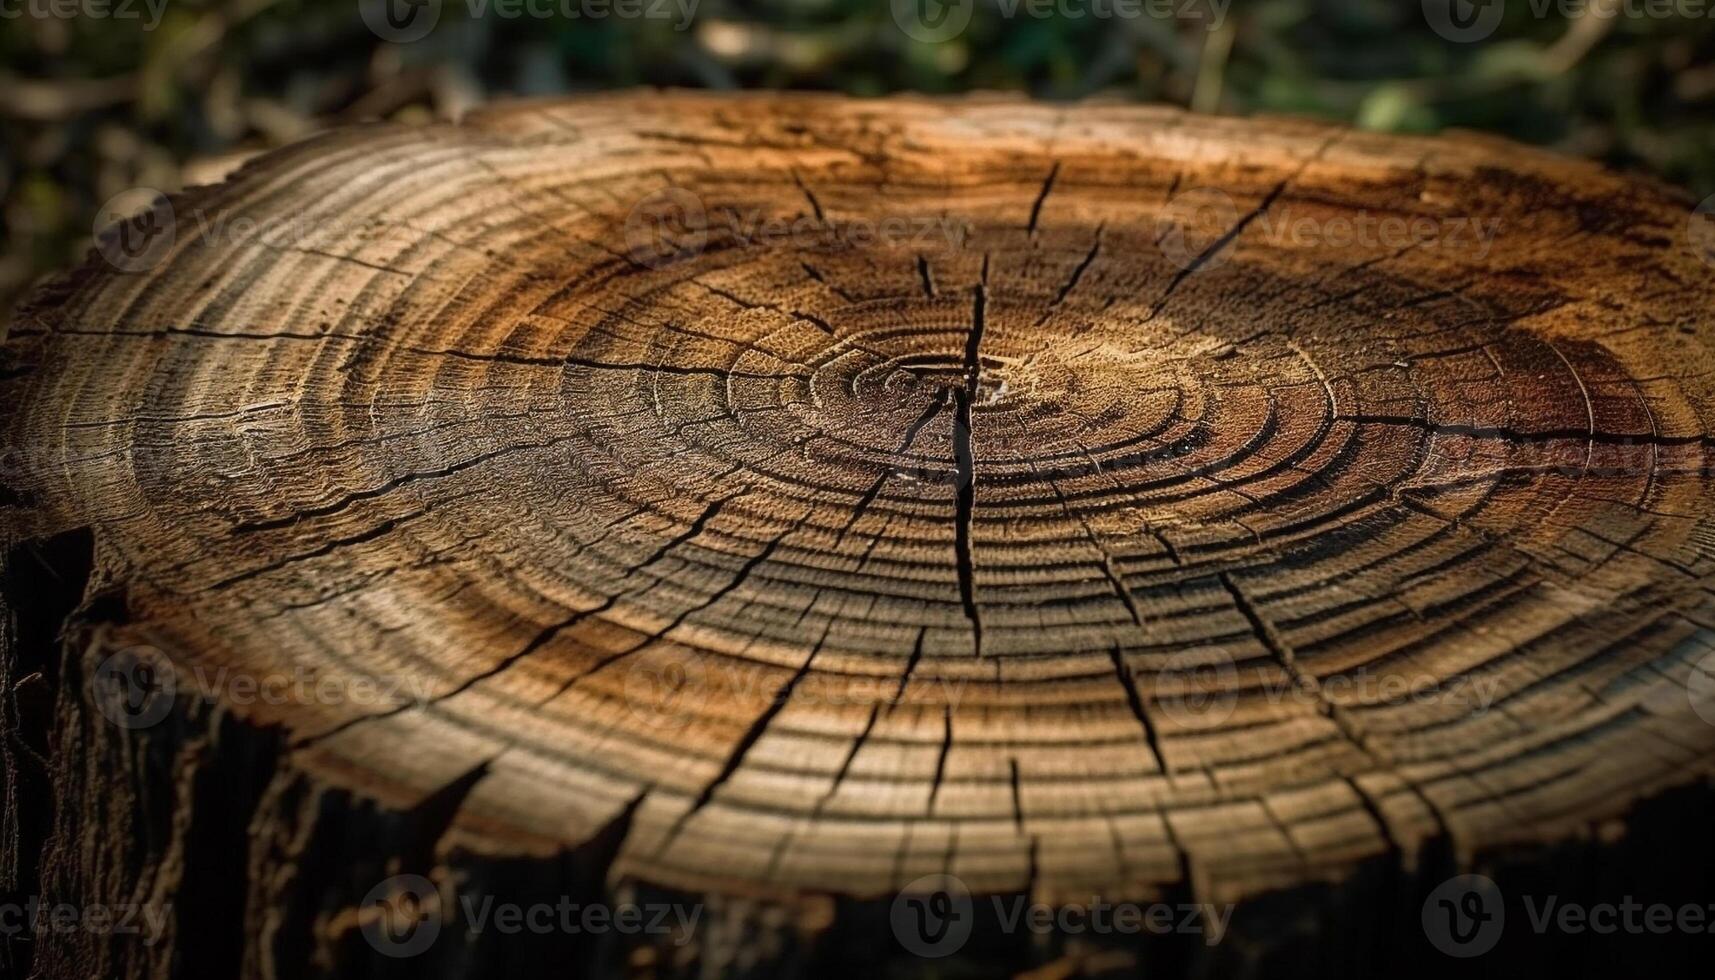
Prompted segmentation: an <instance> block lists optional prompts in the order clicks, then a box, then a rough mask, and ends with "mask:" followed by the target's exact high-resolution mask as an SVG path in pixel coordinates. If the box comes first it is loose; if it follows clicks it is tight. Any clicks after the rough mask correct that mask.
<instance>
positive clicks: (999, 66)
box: [0, 0, 1715, 324]
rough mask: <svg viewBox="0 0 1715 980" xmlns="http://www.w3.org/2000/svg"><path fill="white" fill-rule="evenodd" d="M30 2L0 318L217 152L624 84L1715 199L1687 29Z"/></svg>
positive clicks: (1398, 16) (6, 61)
mask: <svg viewBox="0 0 1715 980" xmlns="http://www.w3.org/2000/svg"><path fill="white" fill-rule="evenodd" d="M32 2H33V0H0V15H5V16H0V129H3V130H4V146H3V152H0V201H3V206H0V227H3V236H0V237H3V238H4V252H3V253H0V310H4V309H9V308H10V306H11V304H12V302H13V301H14V300H15V299H16V298H17V296H18V294H19V293H20V292H21V291H22V290H23V289H25V288H26V287H27V285H28V284H29V283H30V282H31V281H33V280H34V279H36V278H37V277H39V276H40V275H42V274H43V273H45V272H48V271H51V270H53V269H55V268H58V267H63V266H65V265H67V264H69V263H71V262H73V261H74V260H76V259H77V258H78V257H80V256H81V254H82V251H83V249H85V248H87V246H88V243H89V240H90V237H91V233H92V228H91V222H92V221H93V219H94V215H95V213H96V210H97V208H98V207H99V206H100V205H101V203H102V202H103V201H105V200H106V199H107V198H109V197H111V196H112V195H114V194H117V193H119V192H121V191H123V190H126V189H128V188H132V187H136V186H147V187H155V188H160V189H163V190H169V191H170V190H174V189H177V188H179V187H181V186H183V185H185V184H188V183H199V182H206V181H208V180H211V179H217V178H218V177H219V175H220V174H222V173H223V172H225V170H226V169H227V168H229V167H230V165H232V163H234V162H235V161H236V160H237V159H240V158H241V157H242V155H245V154H249V153H253V152H255V151H257V150H260V149H265V148H267V147H270V146H275V145H279V144H282V143H286V142H289V141H292V140H295V139H298V138H301V137H303V136H305V135H307V134H309V133H311V132H313V131H315V130H317V129H320V128H324V127H327V126H330V125H336V124H339V123H343V122H349V121H354V120H360V119H370V118H388V119H396V120H401V121H405V122H420V121H426V120H430V119H434V118H437V117H448V118H450V117H456V116H457V115H458V114H459V113H461V112H463V111H464V110H465V109H467V108H468V107H470V106H471V105H473V104H475V103H478V102H480V101H483V100H487V99H492V98H498V97H503V96H508V95H538V94H543V93H556V92H579V91H587V90H591V89H602V88H615V87H624V86H634V85H676V86H693V87H699V88H801V89H824V90H838V91H844V92H849V93H854V94H859V95H876V94H883V93H887V92H893V91H899V90H917V91H924V92H961V91H967V90H973V89H1005V90H1013V91H1020V92H1028V93H1030V94H1032V95H1034V96H1036V97H1039V98H1044V99H1077V98H1083V97H1089V96H1094V95H1102V96H1104V97H1109V98H1123V99H1134V100H1138V101H1161V102H1169V103H1174V104H1178V105H1185V106H1191V107H1193V108H1196V109H1198V110H1201V111H1209V112H1221V113H1234V114H1250V113H1289V114H1303V115H1313V116H1318V117H1326V118H1332V119H1340V120H1347V121H1350V122H1352V123H1354V124H1356V125H1358V126H1361V127H1367V128H1372V129H1378V130H1399V131H1413V132H1434V131H1438V130H1441V129H1444V128H1448V127H1464V128H1476V129H1482V130H1488V131H1492V132H1496V133H1501V134H1504V135H1507V136H1511V137H1514V138H1516V139H1520V140H1524V141H1528V142H1531V143H1537V144H1543V145H1548V146H1553V147H1556V148H1559V149H1561V150H1564V151H1566V152H1569V153H1575V154H1581V155H1585V156H1590V157H1594V158H1598V159H1601V160H1604V161H1607V162H1608V163H1610V164H1612V165H1614V166H1617V167H1622V168H1631V169H1639V170H1642V171H1645V172H1649V173H1652V174H1655V175H1657V176H1659V177H1662V178H1664V179H1666V180H1668V181H1671V182H1674V183H1677V184H1680V185H1681V186H1684V187H1687V188H1689V189H1690V190H1691V191H1692V192H1693V193H1694V194H1695V195H1696V196H1697V197H1698V198H1702V197H1704V196H1705V195H1708V194H1710V193H1712V192H1715V17H1709V16H1703V17H1692V16H1675V17H1671V18H1660V17H1656V18H1652V17H1643V16H1623V15H1622V16H1604V15H1602V14H1600V13H1592V12H1590V11H1587V10H1586V11H1583V12H1582V13H1580V11H1579V10H1576V9H1575V10H1570V11H1568V10H1565V9H1556V7H1555V5H1552V4H1550V5H1547V8H1546V9H1547V11H1548V14H1547V16H1540V17H1539V16H1537V15H1536V9H1535V8H1534V7H1533V3H1532V2H1527V0H1506V7H1505V16H1504V19H1503V21H1502V22H1501V25H1500V27H1499V29H1498V30H1497V31H1496V32H1495V33H1494V34H1493V35H1492V36H1491V37H1490V38H1489V39H1488V40H1486V41H1483V42H1480V43H1473V44H1458V43H1453V42H1450V41H1448V40H1445V39H1443V38H1442V37H1440V36H1439V35H1437V34H1436V33H1435V32H1434V31H1432V30H1431V29H1430V28H1429V26H1428V23H1427V21H1426V18H1425V14H1424V10H1423V7H1422V5H1421V4H1420V2H1419V0H1253V2H1246V0H1232V4H1231V6H1230V8H1229V9H1227V11H1226V16H1225V17H1224V18H1222V19H1221V20H1220V22H1219V26H1218V27H1211V23H1212V20H1211V19H1209V18H1208V17H1207V14H1206V12H1205V14H1204V16H1202V17H1197V16H1193V17H1187V18H1182V19H1173V18H1171V17H1162V18H1153V17H1144V18H1127V19H1111V18H1108V19H1104V18H1095V17H1060V16H1056V17H1049V18H1038V17H1024V16H1019V17H1012V18H1007V17H1005V16H1002V14H1001V12H1000V11H1001V9H1003V8H1002V7H1001V3H1002V0H975V2H976V9H975V11H974V17H973V20H972V21H971V24H970V26H969V28H968V29H967V30H966V31H964V33H963V34H961V35H960V36H958V37H957V38H955V39H952V40H949V41H945V42H940V43H924V42H920V41H914V40H912V39H911V38H910V37H908V36H907V35H906V34H905V33H904V32H902V31H901V30H900V29H899V28H898V27H897V26H896V24H895V21H894V19H893V16H892V13H891V11H890V8H889V6H888V0H700V2H699V3H697V5H696V8H695V17H694V18H693V19H692V20H691V22H690V23H689V24H688V25H686V26H684V28H683V29H680V26H679V24H678V23H677V22H676V20H672V19H668V20H618V19H613V18H608V19H605V20H595V19H591V18H588V17H577V18H563V17H562V18H554V19H548V20H534V19H527V18H525V19H505V18H501V17H498V16H495V14H494V12H493V11H492V10H490V11H489V12H488V13H486V14H484V15H477V16H472V10H471V7H470V5H469V2H468V0H444V10H443V11H442V14H441V17H440V20H439V22H438V24H437V26H436V28H435V29H434V31H433V32H432V33H430V34H429V36H427V37H426V38H424V39H422V40H419V41H415V42H413V43H408V44H390V43H385V42H383V41H381V40H380V39H379V38H377V37H376V35H375V34H374V33H372V32H371V31H370V30H369V29H368V28H366V27H365V24H364V21H363V19H362V18H361V17H360V16H359V10H358V7H357V3H358V0H156V2H164V4H165V6H164V8H162V11H161V18H160V21H159V23H158V24H156V25H155V26H154V28H153V29H149V30H145V29H144V27H145V24H147V23H148V16H149V15H148V14H147V12H144V13H142V15H141V16H140V17H139V18H136V19H119V18H113V17H108V18H95V17H91V16H88V15H87V14H83V15H79V16H63V15H54V14H51V13H50V14H47V15H41V14H39V13H32V12H31V10H30V4H31V3H32ZM35 2H39V0H35ZM74 2H75V0H74ZM112 2H118V0H112ZM1210 2H1211V0H1176V5H1179V4H1183V3H1191V4H1194V5H1196V4H1202V5H1204V10H1205V11H1206V10H1207V5H1208V4H1209V3H1210ZM1490 2H1502V0H1490ZM1536 2H1540V0H1536ZM139 9H140V8H139ZM1709 10H1710V11H1711V12H1715V3H1711V4H1710V5H1709ZM3 323H4V317H3V315H0V324H3Z"/></svg>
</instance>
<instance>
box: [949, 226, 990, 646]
mask: <svg viewBox="0 0 1715 980" xmlns="http://www.w3.org/2000/svg"><path fill="white" fill-rule="evenodd" d="M988 273H989V266H988V258H987V257H986V256H985V257H984V258H983V276H982V281H981V282H980V283H978V284H977V287H976V289H975V291H974V293H973V296H972V299H971V333H970V336H969V337H967V338H966V339H965V365H964V369H965V386H964V387H963V388H960V389H956V390H954V392H953V404H954V415H953V469H954V472H955V474H956V476H955V479H956V480H957V486H956V493H955V494H954V497H953V506H954V509H955V512H956V521H955V524H954V528H953V554H954V557H955V559H956V560H957V562H958V566H959V600H960V601H961V602H963V603H964V606H965V618H967V619H969V620H970V621H971V647H972V649H973V651H974V652H975V653H976V655H977V656H979V657H980V656H982V655H983V621H982V616H981V614H980V613H979V612H978V611H977V594H976V580H975V579H976V576H975V568H974V566H973V563H972V561H971V515H972V512H973V511H974V510H975V509H976V502H977V459H976V448H975V446H974V444H973V441H972V436H971V404H972V403H973V402H975V401H976V397H977V389H978V387H979V386H980V385H981V384H982V370H983V367H982V343H983V316H984V314H985V312H986V307H987V306H988V277H989V276H988Z"/></svg>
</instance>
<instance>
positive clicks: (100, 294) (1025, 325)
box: [0, 95, 1715, 894]
mask: <svg viewBox="0 0 1715 980" xmlns="http://www.w3.org/2000/svg"><path fill="white" fill-rule="evenodd" d="M1187 194H1195V195H1197V196H1196V197H1195V198H1194V199H1192V200H1193V201H1194V202H1195V203H1197V207H1195V208H1188V207H1186V206H1185V203H1184V202H1186V201H1187V200H1188V199H1187V197H1186V195H1187ZM173 209H174V215H173V216H174V218H175V222H174V228H175V236H176V237H175V239H174V241H173V243H172V245H171V247H170V248H168V249H167V250H166V251H165V252H164V254H163V256H162V259H161V261H160V262H159V264H157V265H155V266H154V267H153V268H150V269H146V270H143V271H136V272H118V271H113V270H105V271H104V269H103V267H99V266H97V265H95V264H92V265H91V266H90V267H89V268H86V269H85V270H83V271H82V272H80V273H78V274H76V275H74V276H72V277H70V278H69V279H68V280H67V281H66V282H64V283H61V284H60V285H58V286H57V287H53V288H51V289H50V290H49V291H47V292H45V293H44V294H42V295H41V296H39V297H38V299H37V301H36V303H35V304H34V305H33V306H32V307H31V308H29V309H28V310H27V311H26V312H25V314H24V315H23V317H22V319H21V321H20V323H19V325H18V326H17V328H16V329H15V330H14V331H13V334H12V337H11V338H10V340H9V341H8V343H7V346H6V357H7V361H6V364H5V368H6V373H5V374H4V375H0V377H3V378H4V379H5V380H3V381H0V387H4V389H5V391H6V394H5V396H4V397H5V399H6V401H7V402H8V403H9V404H11V405H12V406H13V409H12V413H11V414H12V418H11V421H10V422H9V423H7V424H8V427H9V431H10V432H11V433H12V437H13V438H12V440H11V441H12V443H13V444H14V445H15V446H19V447H23V451H22V453H21V454H20V457H19V458H20V459H22V460H23V461H24V464H25V465H24V466H22V467H21V468H19V471H18V472H15V473H14V474H13V475H12V476H11V477H9V478H8V481H7V482H8V486H9V488H10V489H11V491H12V492H13V495H14V497H15V498H16V499H17V501H18V503H17V506H16V507H14V513H15V514H17V515H18V516H19V525H20V527H21V528H23V529H25V530H28V531H30V532H41V531H47V530H52V529H55V528H63V527H72V526H84V525H88V526H91V527H92V528H93V529H94V530H95V534H96V540H97V542H98V545H99V548H100V553H101V556H102V561H103V567H104V568H105V569H106V570H107V572H108V574H109V575H110V577H111V578H112V580H113V581H114V582H115V583H117V584H120V585H122V586H123V587H124V589H125V592H126V597H127V608H128V610H129V615H130V622H129V624H128V625H127V626H126V627H125V629H126V631H127V632H128V634H130V635H132V636H133V637H134V639H135V641H136V642H138V643H147V644H151V645H153V646H155V647H158V648H159V649H161V650H163V651H165V652H166V655H167V656H168V657H170V658H171V660H172V662H173V664H174V666H175V668H177V676H178V677H179V679H180V684H179V686H180V689H181V690H188V689H190V687H191V685H193V684H194V685H197V686H198V687H199V688H200V689H202V690H204V691H205V693H211V696H214V697H216V698H217V699H220V700H222V701H223V702H225V703H228V704H229V705H230V706H231V707H232V709H233V710H234V711H236V712H237V713H239V714H240V715H241V716H242V717H245V718H246V719H250V720H253V721H254V722H255V723H256V724H281V725H284V726H285V728H286V730H287V731H288V732H289V733H290V737H291V739H292V744H293V746H294V749H293V751H294V758H295V763H296V764H297V765H299V766H301V767H303V768H304V769H305V770H307V771H311V772H314V773H317V774H318V775H319V776H320V777H321V778H325V779H327V780H328V781H329V782H330V783H332V784H335V785H339V786H343V787H347V788H354V789H357V790H359V791H362V792H364V793H368V794H373V795H376V796H378V797H380V798H381V799H382V800H383V801H384V802H386V803H387V804H389V805H395V806H407V805H410V804H411V803H413V802H415V801H418V800H421V799H423V798H425V797H427V796H429V795H431V794H433V793H434V792H435V791H436V790H438V789H440V788H441V787H444V786H446V785H448V784H451V783H453V782H455V781H456V780H458V779H460V778H461V777H463V776H465V775H466V774H467V773H470V772H472V771H473V770H477V769H478V768H479V767H486V768H485V769H483V774H482V775H481V777H480V778H479V779H478V780H477V781H476V784H475V787H474V789H473V790H472V791H471V792H470V794H469V796H468V797H466V798H465V800H464V802H463V804H462V811H461V813H460V815H459V818H458V820H457V821H456V823H455V828H456V833H457V834H459V835H462V839H463V840H465V841H466V842H467V843H472V844H474V845H478V846H483V847H487V848H499V849H508V848H517V847H533V848H552V847H556V846H562V845H568V844H575V843H577V842H579V841H581V840H584V839H586V838H588V837H589V836H590V835H592V834H593V833H595V832H596V831H597V830H598V829H600V828H602V827H604V826H608V825H610V824H612V823H613V821H615V820H616V819H623V820H625V821H626V824H625V826H626V828H627V834H628V836H627V837H626V842H625V847H624V854H623V864H624V867H625V869H626V870H627V871H628V872H630V873H633V874H636V875H639V876H641V877H644V878H646V879H649V880H653V881H658V882H664V883H668V884H673V885H685V886H692V887H704V886H708V885H710V884H723V885H732V884H735V883H736V884H738V885H742V886H743V887H746V888H753V889H759V890H785V891H800V890H809V891H836V892H846V893H857V894H877V893H884V892H886V891H888V890H889V889H893V888H897V887H899V886H900V885H901V884H903V883H905V882H909V881H911V880H913V879H915V878H917V877H918V876H920V875H924V874H929V873H933V872H940V871H944V870H946V871H951V872H953V873H955V874H957V875H959V876H960V877H961V878H963V879H964V880H965V881H966V882H967V883H968V884H970V886H971V887H972V888H973V889H1015V888H1022V887H1026V886H1027V885H1029V884H1031V883H1034V884H1036V885H1037V886H1039V887H1041V888H1044V889H1066V890H1075V889H1096V890H1100V891H1102V892H1104V893H1108V894H1113V893H1116V892H1119V891H1124V890H1134V891H1143V890H1147V889H1150V888H1153V887H1157V886H1164V885H1169V884H1171V883H1174V882H1177V881H1180V880H1182V879H1184V878H1186V877H1187V876H1189V877H1190V878H1192V879H1193V881H1194V882H1195V883H1196V884H1197V886H1198V887H1199V888H1202V889H1210V888H1219V887H1221V886H1224V885H1233V886H1235V887H1240V888H1254V887H1259V886H1266V885H1271V884H1290V883H1295V882H1299V881H1303V880H1308V879H1312V878H1316V877H1320V876H1324V875H1327V874H1332V873H1337V872H1338V871H1339V870H1341V869H1344V868H1348V867H1349V866H1350V865H1351V864H1352V863H1354V862H1356V861H1358V860H1361V859H1364V858H1368V857H1372V856H1375V855H1379V854H1384V853H1387V852H1389V851H1390V850H1391V851H1395V852H1398V853H1401V854H1407V853H1410V852H1411V851H1412V850H1413V849H1415V848H1416V847H1417V846H1419V844H1420V843H1421V842H1422V841H1423V840H1424V839H1425V838H1427V837H1429V836H1432V835H1446V836H1447V837H1448V838H1449V839H1450V840H1451V841H1452V842H1454V844H1455V845H1456V846H1457V847H1458V848H1460V849H1461V851H1462V852H1463V853H1470V852H1473V851H1477V850H1481V849H1483V848H1487V847H1490V846H1494V845H1499V844H1502V843H1505V842H1506V841H1508V840H1510V839H1514V838H1521V837H1533V838H1534V837H1536V836H1538V835H1541V834H1543V833H1555V832H1565V833H1571V832H1574V831H1577V830H1580V829H1582V828H1585V827H1588V826H1590V825H1592V824H1594V823H1596V822H1598V821H1601V820H1605V819H1608V818H1611V817H1615V816H1618V815H1621V814H1623V812H1624V810H1625V808H1626V806H1627V805H1628V804H1629V803H1630V802H1632V801H1634V800H1636V799H1638V798H1640V797H1643V796H1645V795H1648V794H1651V793H1654V792H1656V791H1658V790H1660V789H1662V788H1664V787H1667V786H1670V785H1673V784H1676V783H1680V782H1683V781H1686V780H1689V779H1691V778H1694V777H1695V776H1696V775H1697V774H1707V772H1708V770H1709V760H1710V758H1711V755H1710V749H1711V747H1712V746H1715V728H1712V727H1711V725H1710V724H1709V723H1706V722H1705V721H1703V720H1702V717H1701V714H1700V709H1701V710H1702V713H1706V714H1710V716H1711V718H1715V712H1711V711H1709V710H1708V709H1707V707H1706V706H1703V705H1700V704H1698V703H1696V698H1695V696H1694V695H1695V691H1696V689H1697V688H1698V685H1699V683H1700V679H1707V677H1708V673H1707V672H1708V668H1709V667H1710V664H1709V663H1706V662H1704V660H1703V658H1704V657H1705V656H1706V655H1707V654H1708V653H1709V651H1710V645H1709V642H1708V634H1707V633H1706V632H1705V624H1706V623H1709V622H1711V617H1712V616H1715V609H1711V597H1710V594H1709V592H1708V588H1707V582H1708V580H1709V576H1710V574H1711V572H1712V571H1715V562H1712V560H1711V545H1712V543H1715V536H1712V533H1711V528H1710V517H1711V514H1712V513H1715V502H1712V501H1711V494H1710V481H1709V474H1708V463H1709V455H1710V449H1711V436H1710V435H1709V433H1710V432H1711V413H1712V412H1715V373H1712V371H1711V367H1712V365H1715V361H1712V360H1711V356H1710V350H1709V345H1710V340H1711V336H1712V334H1711V330H1712V329H1715V325H1712V323H1711V318H1710V312H1711V310H1712V309H1715V304H1712V302H1711V300H1712V289H1711V286H1710V281H1711V280H1710V275H1709V271H1710V270H1709V269H1708V268H1707V267H1706V266H1703V265H1701V264H1700V263H1699V262H1698V260H1697V258H1696V257H1695V256H1694V255H1692V254H1691V253H1690V252H1689V251H1687V250H1686V249H1685V248H1684V247H1683V244H1682V242H1683V230H1684V221H1685V218H1686V215H1687V211H1688V209H1687V207H1686V206H1685V205H1684V204H1683V203H1682V202H1680V201H1678V200H1677V199H1675V198H1674V197H1672V196H1671V195H1670V194H1668V193H1667V192H1664V191H1660V190H1657V189H1655V188H1652V187H1647V186H1642V185H1639V184H1637V183H1633V182H1628V181H1626V180H1622V179H1620V178H1616V177H1613V176H1610V175H1605V174H1602V173H1600V172H1597V171H1596V170H1594V169H1593V168H1589V167H1587V166H1585V165H1581V164H1574V163H1568V162H1562V161H1558V160H1556V159H1553V158H1549V157H1546V156H1542V155H1538V154H1535V153H1533V152H1531V151H1525V150H1521V149H1518V148H1515V147H1509V146H1495V145H1489V144H1485V143H1480V142H1476V141H1473V140H1466V141H1428V140H1407V139H1400V138H1387V137H1378V136H1367V135H1362V134H1353V133H1348V132H1345V131H1341V130H1335V129H1330V128H1325V127H1320V126H1317V125H1311V124H1297V123H1255V122H1235V121H1223V120H1207V119H1195V118H1191V117H1186V116H1183V115H1179V114H1176V113H1172V112H1167V111H1161V110H1153V109H1142V108H1135V107H1095V106H1091V107H1079V108H1072V109H1064V110H1057V109H1052V108H1047V107H1038V106H1028V105H1020V104H1015V103H1010V102H985V101H973V102H960V103H936V102H931V101H910V100H901V101H889V102H885V103H862V102H846V101H840V100H836V99H789V100H783V99H767V100H762V99H739V100H734V99H717V98H706V97H696V96H690V95H652V96H632V97H625V98H612V99H596V100H586V101H576V102H567V103H549V104H537V105H528V106H523V107H519V108H510V109H504V110H498V111H494V112H491V113H488V114H485V115H482V116H480V117H478V118H475V119H473V120H469V121H467V122H466V123H464V124H462V125H459V126H456V127H454V126H440V127H430V128H423V129H405V128H369V129H360V130H353V131H345V132H339V133H335V134H332V135H329V136H326V137H323V138H320V139H317V140H314V141H311V142H309V143H306V144H303V145H301V146H298V147H296V148H293V149H289V150H286V151H283V152H280V153H276V154H272V155H269V156H267V157H265V158H263V159H261V160H260V161H257V162H255V163H252V164H251V165H249V166H247V167H246V168H245V169H244V170H243V171H241V172H240V173H239V174H238V175H236V176H235V177H234V178H233V179H232V180H230V181H228V182H227V183H224V184H222V185H220V186H217V187H211V188H204V189H198V190H195V191H193V192H191V193H188V194H186V195H183V196H180V197H178V198H176V199H175V200H174V202H173ZM1211 215H1213V216H1214V217H1213V218H1211V217H1210V216H1211ZM1181 219H1183V220H1181ZM1210 221H1213V222H1214V223H1213V225H1210ZM1364 229H1368V231H1367V232H1366V231H1365V230H1364ZM1390 229H1392V231H1391V232H1390ZM221 668H224V669H226V671H228V673H225V674H223V673H221V670H220V669H221ZM233 674H237V675H242V676H251V677H256V678H264V679H267V678H274V679H279V678H295V679H298V680H303V681H304V683H302V684H297V685H295V686H292V687H290V691H291V695H290V696H289V697H285V698H264V697H247V696H243V695H242V694H241V693H239V692H238V689H237V688H235V687H233V686H232V681H231V677H232V676H233ZM211 685H212V688H213V689H212V691H211V690H210V688H211ZM1688 689H1690V690H1691V692H1692V693H1691V694H1688Z"/></svg>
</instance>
